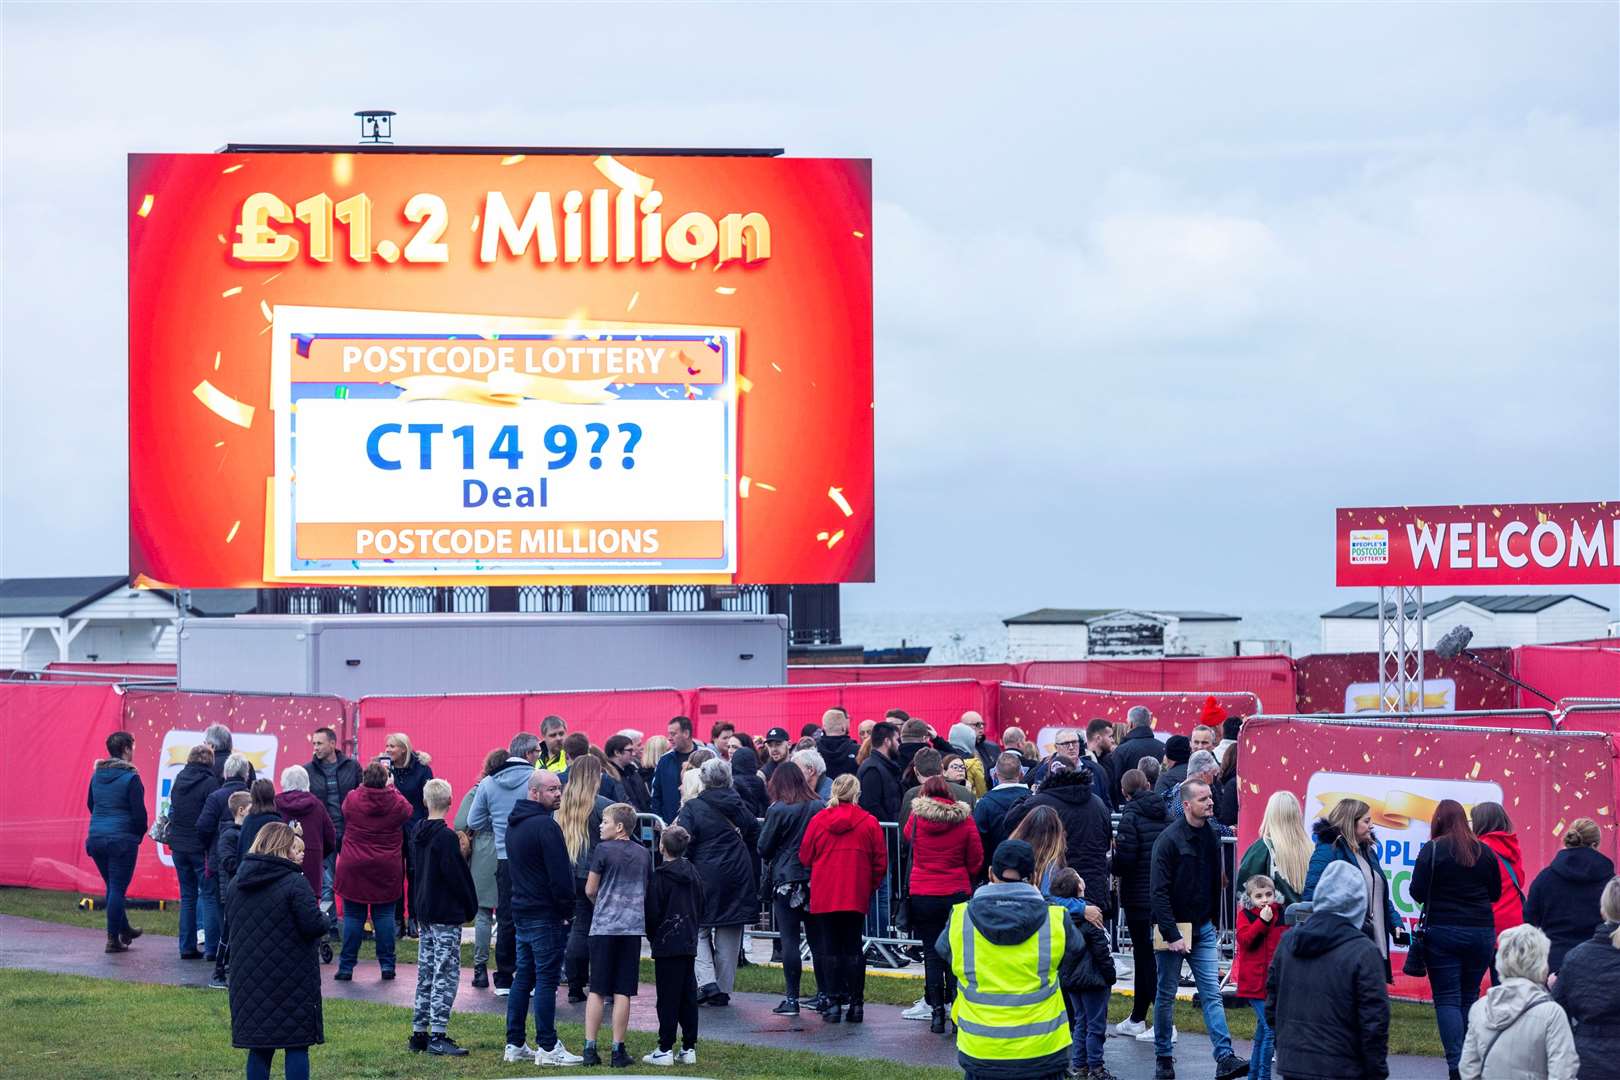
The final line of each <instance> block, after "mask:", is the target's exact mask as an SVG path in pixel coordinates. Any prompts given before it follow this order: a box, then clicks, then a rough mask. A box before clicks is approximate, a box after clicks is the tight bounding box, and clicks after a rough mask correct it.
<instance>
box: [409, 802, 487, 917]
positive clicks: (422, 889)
mask: <svg viewBox="0 0 1620 1080" xmlns="http://www.w3.org/2000/svg"><path fill="white" fill-rule="evenodd" d="M411 843H412V844H413V845H414V846H415V848H416V851H415V852H414V854H415V857H416V879H415V881H413V882H412V886H413V888H414V889H415V892H414V893H413V894H412V896H411V913H412V914H414V915H415V916H416V920H417V922H420V923H427V924H432V925H450V926H461V925H462V924H463V923H469V922H471V921H472V919H473V916H475V915H477V914H478V887H477V886H476V885H474V884H473V877H472V870H471V869H470V868H469V867H468V866H467V860H466V859H463V858H462V857H461V840H460V839H459V838H458V837H457V836H456V833H455V830H453V829H451V828H450V827H449V826H448V825H447V824H445V821H444V819H443V818H429V819H428V820H427V821H424V822H422V824H420V825H418V826H417V827H416V831H415V833H414V834H412V836H411Z"/></svg>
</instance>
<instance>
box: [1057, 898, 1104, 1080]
mask: <svg viewBox="0 0 1620 1080" xmlns="http://www.w3.org/2000/svg"><path fill="white" fill-rule="evenodd" d="M1085 894H1086V883H1085V881H1084V880H1082V879H1081V877H1080V875H1079V874H1078V873H1076V872H1075V871H1074V869H1073V868H1072V867H1067V866H1065V867H1063V868H1062V869H1061V870H1058V871H1057V872H1056V873H1054V874H1053V875H1052V892H1051V895H1050V897H1049V898H1048V899H1049V900H1050V902H1051V903H1052V904H1054V905H1056V906H1058V907H1061V908H1063V909H1064V910H1065V911H1067V912H1068V913H1069V923H1070V927H1071V929H1072V930H1073V931H1074V932H1077V933H1079V934H1080V937H1081V939H1082V940H1083V941H1084V942H1085V947H1086V948H1085V955H1084V957H1083V958H1082V959H1081V961H1080V963H1079V965H1078V966H1077V967H1076V968H1075V969H1074V971H1073V972H1071V973H1070V976H1069V981H1068V983H1067V984H1066V987H1065V991H1066V993H1067V995H1068V1001H1069V1005H1070V1012H1071V1013H1072V1014H1073V1017H1074V1041H1073V1044H1072V1046H1071V1047H1070V1050H1069V1076H1070V1077H1073V1078H1079V1077H1087V1078H1089V1080H1117V1078H1116V1077H1115V1076H1114V1074H1113V1073H1111V1072H1109V1071H1108V1067H1107V1066H1106V1065H1104V1064H1103V1045H1104V1042H1105V1041H1106V1040H1107V1038H1108V999H1109V997H1110V996H1111V995H1112V994H1113V991H1114V981H1115V979H1116V978H1117V973H1116V972H1115V970H1114V954H1113V952H1112V951H1111V950H1110V948H1109V945H1108V935H1107V933H1106V932H1104V931H1103V929H1102V928H1101V927H1099V926H1096V925H1094V924H1093V923H1092V922H1091V921H1090V920H1089V919H1087V918H1086V902H1085Z"/></svg>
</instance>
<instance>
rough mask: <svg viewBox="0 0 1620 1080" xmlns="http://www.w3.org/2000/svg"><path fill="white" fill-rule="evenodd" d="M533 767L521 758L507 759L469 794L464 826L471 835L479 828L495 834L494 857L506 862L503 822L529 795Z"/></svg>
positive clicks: (504, 822) (504, 824)
mask: <svg viewBox="0 0 1620 1080" xmlns="http://www.w3.org/2000/svg"><path fill="white" fill-rule="evenodd" d="M533 775H534V766H533V765H530V764H529V763H528V762H527V761H524V760H523V759H522V758H507V759H506V767H505V768H503V769H501V771H500V772H498V773H495V774H493V775H491V776H486V777H484V778H483V779H482V780H480V781H478V789H477V791H475V792H474V793H473V801H472V809H470V810H468V811H467V827H468V828H469V829H471V830H472V831H473V832H478V831H480V830H482V829H493V830H494V831H495V857H496V858H497V859H500V860H502V861H504V860H505V859H506V822H507V819H509V818H510V817H511V816H512V807H514V806H516V805H517V803H518V800H519V799H523V798H527V797H528V794H529V777H531V776H533Z"/></svg>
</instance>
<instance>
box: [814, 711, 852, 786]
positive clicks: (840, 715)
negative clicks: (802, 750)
mask: <svg viewBox="0 0 1620 1080" xmlns="http://www.w3.org/2000/svg"><path fill="white" fill-rule="evenodd" d="M860 749H861V746H860V743H858V742H856V741H855V740H854V739H852V738H850V737H849V713H847V712H845V711H844V710H843V709H838V708H832V709H828V710H827V711H826V712H824V713H822V714H821V738H819V739H817V740H816V753H818V754H820V755H821V760H823V761H825V762H826V763H827V774H826V775H827V779H828V780H836V779H838V778H839V777H840V776H843V775H845V774H846V773H853V772H855V770H856V765H855V755H856V754H857V753H858V752H859V751H860Z"/></svg>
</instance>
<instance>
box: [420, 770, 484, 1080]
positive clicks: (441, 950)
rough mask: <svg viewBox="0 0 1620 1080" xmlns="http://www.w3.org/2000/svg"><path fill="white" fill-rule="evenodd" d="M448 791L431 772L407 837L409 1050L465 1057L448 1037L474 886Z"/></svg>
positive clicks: (473, 904) (475, 907) (474, 909)
mask: <svg viewBox="0 0 1620 1080" xmlns="http://www.w3.org/2000/svg"><path fill="white" fill-rule="evenodd" d="M450 796H451V790H450V783H449V781H446V780H442V779H437V778H435V779H432V780H429V781H428V782H427V783H425V784H423V785H422V805H423V806H424V807H425V808H426V809H427V820H425V821H423V822H421V823H420V824H418V825H417V827H416V830H415V832H413V833H412V834H411V839H410V843H411V848H412V854H413V855H414V856H415V863H416V875H415V877H416V880H415V882H414V883H413V891H412V894H411V910H412V911H413V912H415V913H416V920H417V927H418V929H419V930H420V931H421V937H420V938H418V940H417V948H416V1002H415V1006H416V1007H415V1010H414V1011H413V1012H412V1014H411V1039H410V1043H409V1044H408V1045H409V1048H410V1050H411V1051H412V1052H413V1053H420V1052H421V1051H424V1050H425V1051H427V1052H428V1053H430V1054H434V1055H437V1056H440V1057H464V1056H466V1053H467V1051H466V1050H464V1049H463V1048H461V1047H460V1046H457V1045H456V1041H455V1040H454V1039H452V1038H451V1037H450V1009H451V1008H452V1007H453V1006H454V1005H455V1003H456V991H457V990H458V989H459V988H460V985H461V928H462V926H463V925H465V924H466V923H468V922H470V921H471V920H472V918H473V916H475V915H477V914H478V890H477V888H476V887H475V886H474V885H473V879H472V871H471V870H470V869H468V867H467V861H466V860H465V859H464V858H462V856H461V840H460V839H459V838H458V837H457V835H456V833H455V830H453V829H451V828H450V825H449V822H447V821H446V820H445V818H446V816H447V815H448V814H449V813H450Z"/></svg>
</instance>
